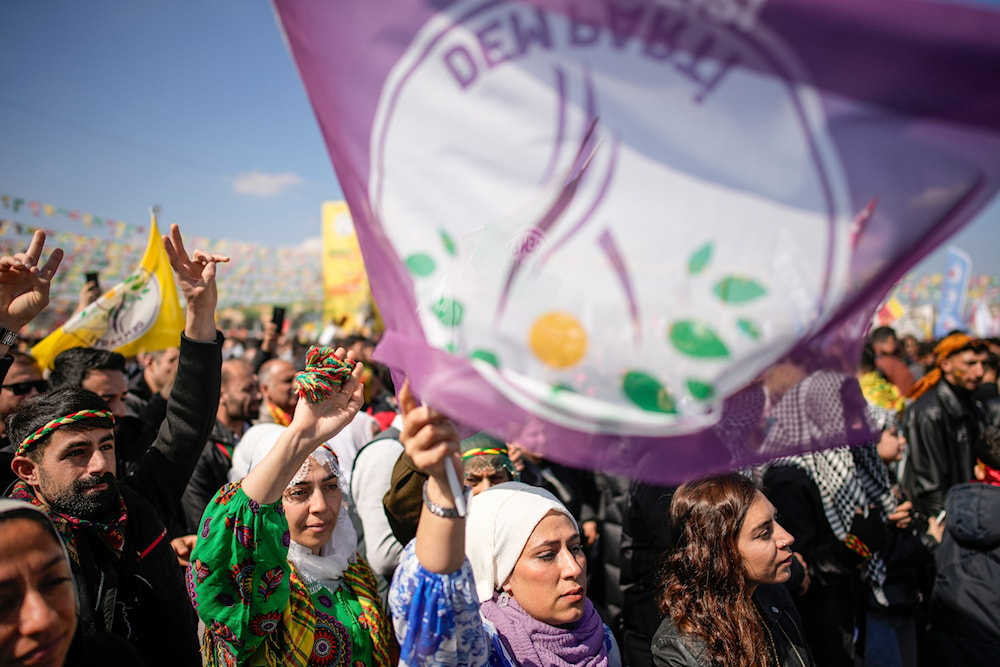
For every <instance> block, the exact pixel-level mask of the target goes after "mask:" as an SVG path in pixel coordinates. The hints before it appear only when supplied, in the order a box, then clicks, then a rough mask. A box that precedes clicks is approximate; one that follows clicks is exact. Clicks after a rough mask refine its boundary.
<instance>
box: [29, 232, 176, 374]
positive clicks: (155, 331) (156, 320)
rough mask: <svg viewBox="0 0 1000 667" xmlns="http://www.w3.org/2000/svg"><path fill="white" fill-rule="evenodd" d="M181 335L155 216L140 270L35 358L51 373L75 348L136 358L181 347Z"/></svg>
mask: <svg viewBox="0 0 1000 667" xmlns="http://www.w3.org/2000/svg"><path fill="white" fill-rule="evenodd" d="M183 330H184V310H183V309H182V308H181V304H180V298H179V297H178V293H177V284H176V282H175V281H174V274H173V270H172V269H171V268H170V260H169V258H168V257H167V252H166V250H165V249H164V247H163V239H162V237H161V236H160V233H159V229H158V227H157V225H156V215H155V214H154V215H153V216H152V222H151V223H150V230H149V242H148V244H147V246H146V252H145V254H144V255H143V257H142V261H141V262H140V263H139V266H138V268H136V269H135V271H133V272H132V273H131V274H130V275H129V276H128V277H127V278H126V279H125V280H124V281H123V282H121V283H119V284H118V285H116V286H115V287H113V288H111V289H110V290H108V291H107V292H105V293H104V295H103V296H101V297H100V298H99V299H98V300H97V301H95V302H94V303H92V304H90V305H89V306H87V307H86V308H84V309H83V310H81V311H80V312H79V313H77V314H76V315H74V316H73V317H72V318H70V320H69V321H68V322H66V323H65V324H64V325H62V326H61V327H59V328H58V329H57V330H56V331H54V332H52V333H51V334H49V335H48V336H46V337H45V338H44V339H42V340H41V341H39V342H38V343H37V344H36V345H35V346H34V347H33V348H32V349H31V354H32V355H33V356H34V357H35V359H37V360H38V363H39V364H40V365H41V366H42V367H43V368H51V367H52V362H53V361H54V360H55V358H56V357H57V356H58V355H59V353H61V352H63V351H65V350H68V349H70V348H74V347H97V348H100V349H104V350H114V351H116V352H120V353H121V354H124V355H125V356H133V355H136V354H138V353H139V352H142V351H146V352H156V351H159V350H164V349H167V348H170V347H177V346H178V345H180V340H181V332H182V331H183Z"/></svg>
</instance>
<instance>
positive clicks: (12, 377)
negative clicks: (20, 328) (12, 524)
mask: <svg viewBox="0 0 1000 667" xmlns="http://www.w3.org/2000/svg"><path fill="white" fill-rule="evenodd" d="M10 355H11V356H12V357H14V362H13V363H12V364H11V366H10V370H9V371H7V377H5V378H4V379H3V385H2V386H0V495H3V492H4V491H5V490H6V489H7V487H8V486H10V485H11V483H12V482H14V481H16V480H17V476H16V475H14V472H13V471H12V470H11V469H10V462H11V460H12V459H13V458H14V450H13V448H12V447H11V446H10V442H9V441H8V439H7V415H9V414H10V413H12V412H14V411H15V410H17V406H19V405H21V401H23V400H24V399H26V398H28V397H29V396H37V395H38V394H42V393H44V392H45V391H46V390H47V389H48V388H49V387H48V382H46V381H45V380H43V379H42V370H41V369H40V368H39V367H38V362H36V361H35V358H34V357H32V356H31V355H30V354H26V353H24V352H20V351H18V350H11V351H10Z"/></svg>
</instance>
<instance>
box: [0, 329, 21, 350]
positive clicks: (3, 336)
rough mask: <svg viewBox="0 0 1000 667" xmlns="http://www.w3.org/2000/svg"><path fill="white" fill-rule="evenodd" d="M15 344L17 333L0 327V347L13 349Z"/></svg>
mask: <svg viewBox="0 0 1000 667" xmlns="http://www.w3.org/2000/svg"><path fill="white" fill-rule="evenodd" d="M16 342H17V332H16V331H11V330H10V329H4V328H3V327H0V345H6V346H7V347H14V344H15V343H16Z"/></svg>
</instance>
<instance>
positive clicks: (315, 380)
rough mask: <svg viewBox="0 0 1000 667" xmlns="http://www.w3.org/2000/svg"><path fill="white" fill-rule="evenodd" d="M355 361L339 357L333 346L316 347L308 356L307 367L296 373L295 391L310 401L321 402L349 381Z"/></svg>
mask: <svg viewBox="0 0 1000 667" xmlns="http://www.w3.org/2000/svg"><path fill="white" fill-rule="evenodd" d="M352 370H354V362H352V361H347V360H344V359H341V358H340V357H338V356H337V355H336V354H335V353H334V350H333V348H332V347H314V348H312V349H311V350H309V354H308V355H307V356H306V369H305V370H304V371H302V372H300V373H296V375H295V391H296V392H298V394H299V397H300V398H304V399H306V400H307V401H309V402H310V403H319V402H320V401H322V400H324V399H326V398H327V397H329V396H330V394H332V393H333V391H334V389H335V388H336V387H339V386H340V385H342V384H344V383H345V382H347V379H348V378H349V377H350V376H351V371H352Z"/></svg>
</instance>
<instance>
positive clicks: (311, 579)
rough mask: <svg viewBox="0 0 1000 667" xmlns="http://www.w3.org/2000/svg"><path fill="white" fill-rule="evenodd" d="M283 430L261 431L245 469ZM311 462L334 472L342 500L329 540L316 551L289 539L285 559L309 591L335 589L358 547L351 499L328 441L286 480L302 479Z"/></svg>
mask: <svg viewBox="0 0 1000 667" xmlns="http://www.w3.org/2000/svg"><path fill="white" fill-rule="evenodd" d="M268 426H273V424H268ZM254 428H256V427H254ZM251 430H253V429H251ZM284 430H285V427H283V426H281V427H278V428H277V429H273V428H272V429H267V431H266V432H262V433H261V438H260V439H259V440H258V441H257V442H256V444H255V447H254V451H253V456H252V457H251V458H250V462H249V468H248V470H247V472H248V473H249V472H250V470H253V468H254V467H256V465H257V464H258V463H260V462H261V461H263V460H264V457H266V456H267V454H268V453H269V452H270V451H271V450H272V449H273V448H274V445H275V443H276V442H277V441H278V436H279V435H281V432H282V431H284ZM247 433H249V431H247ZM314 465H318V466H322V467H323V468H326V470H327V471H329V472H330V474H332V475H334V476H336V478H337V485H338V486H339V487H340V490H341V491H342V492H343V501H342V502H341V506H340V510H339V511H338V512H337V523H336V525H335V526H334V528H333V533H331V534H330V539H329V541H327V543H326V544H324V545H323V547H322V548H321V549H320V551H319V554H318V555H316V554H314V553H313V552H312V550H310V549H309V548H307V547H304V546H302V545H301V544H299V543H298V542H296V541H295V540H292V541H291V543H290V544H289V545H288V562H289V563H291V564H292V565H294V566H295V571H296V573H297V574H298V575H299V579H301V580H302V583H303V584H305V586H306V588H308V589H309V592H310V593H315V592H316V591H317V590H319V589H320V588H321V587H325V588H327V589H329V590H336V589H337V588H338V587H339V586H340V583H341V580H342V579H343V575H344V570H346V569H347V568H348V566H349V565H350V564H351V563H353V562H354V561H356V560H357V551H358V534H357V532H356V531H355V530H354V523H353V522H352V521H351V517H350V513H349V510H348V506H349V505H350V503H351V494H350V484H349V481H350V480H347V479H344V475H343V474H342V473H341V470H340V465H339V463H338V461H337V455H336V454H335V453H334V451H333V449H331V448H330V446H329V445H328V444H326V443H323V444H322V445H320V446H319V447H317V448H316V450H315V451H314V452H313V453H312V454H310V455H309V458H307V459H306V460H305V462H304V463H303V464H302V467H301V468H299V471H298V473H296V475H295V477H293V478H292V481H291V482H289V486H291V485H292V484H295V483H296V482H299V481H301V480H302V478H303V477H305V476H306V475H307V474H308V473H309V468H310V467H311V466H314Z"/></svg>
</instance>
